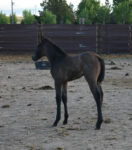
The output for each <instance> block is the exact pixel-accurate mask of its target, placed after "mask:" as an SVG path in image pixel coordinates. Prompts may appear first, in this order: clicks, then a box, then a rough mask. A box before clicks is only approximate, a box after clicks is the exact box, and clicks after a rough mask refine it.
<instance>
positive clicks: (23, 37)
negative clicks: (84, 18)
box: [0, 25, 132, 53]
mask: <svg viewBox="0 0 132 150" xmlns="http://www.w3.org/2000/svg"><path fill="white" fill-rule="evenodd" d="M42 27H43V34H44V36H45V37H48V38H50V39H51V41H53V42H54V43H56V45H58V46H59V47H61V48H62V49H63V50H65V51H67V52H69V53H79V52H84V51H95V52H98V53H132V25H43V26H42ZM38 32H39V26H38V25H0V52H1V53H2V52H8V53H33V52H34V50H35V49H36V46H37V44H38Z"/></svg>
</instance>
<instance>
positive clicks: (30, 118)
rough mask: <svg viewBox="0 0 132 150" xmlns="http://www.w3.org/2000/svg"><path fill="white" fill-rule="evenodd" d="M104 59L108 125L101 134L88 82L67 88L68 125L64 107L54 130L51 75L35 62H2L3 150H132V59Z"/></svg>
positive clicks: (0, 111) (27, 59)
mask: <svg viewBox="0 0 132 150" xmlns="http://www.w3.org/2000/svg"><path fill="white" fill-rule="evenodd" d="M104 58H105V62H106V77H105V81H104V82H103V84H102V86H103V90H104V103H103V108H102V109H103V116H104V123H103V124H102V128H101V130H99V131H97V130H95V129H94V128H95V123H96V116H97V112H96V104H95V101H94V99H93V97H92V94H91V92H90V90H89V87H88V85H87V83H86V81H85V79H84V78H83V77H82V78H80V79H78V80H75V81H73V82H70V83H69V86H68V108H69V115H70V117H69V123H68V125H65V126H63V125H62V121H63V107H62V119H61V121H60V123H59V124H58V126H57V127H54V128H53V127H51V125H52V123H53V121H54V119H55V116H56V103H55V91H54V82H53V79H52V77H51V75H50V71H49V70H36V69H35V66H34V63H33V62H32V61H31V59H30V56H24V57H23V56H13V57H12V56H6V57H5V56H0V150H132V56H129V55H127V56H124V57H123V56H104ZM45 86H49V87H52V88H53V89H52V88H51V89H50V88H49V89H46V88H45Z"/></svg>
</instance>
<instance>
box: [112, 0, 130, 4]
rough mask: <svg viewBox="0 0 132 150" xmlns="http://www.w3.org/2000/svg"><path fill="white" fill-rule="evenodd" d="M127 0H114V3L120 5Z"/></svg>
mask: <svg viewBox="0 0 132 150" xmlns="http://www.w3.org/2000/svg"><path fill="white" fill-rule="evenodd" d="M125 1H127V0H113V5H118V4H119V3H121V2H125Z"/></svg>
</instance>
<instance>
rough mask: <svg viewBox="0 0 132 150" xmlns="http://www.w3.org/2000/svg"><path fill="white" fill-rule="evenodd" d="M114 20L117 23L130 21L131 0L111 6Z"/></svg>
mask: <svg viewBox="0 0 132 150" xmlns="http://www.w3.org/2000/svg"><path fill="white" fill-rule="evenodd" d="M113 16H114V21H115V23H117V24H131V23H132V1H129V0H125V1H123V2H120V3H118V4H117V5H115V6H114V8H113Z"/></svg>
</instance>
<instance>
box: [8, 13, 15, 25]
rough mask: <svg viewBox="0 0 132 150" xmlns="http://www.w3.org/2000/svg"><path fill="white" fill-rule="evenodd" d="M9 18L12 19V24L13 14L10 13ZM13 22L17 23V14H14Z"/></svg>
mask: <svg viewBox="0 0 132 150" xmlns="http://www.w3.org/2000/svg"><path fill="white" fill-rule="evenodd" d="M9 19H10V24H11V23H12V15H10V17H9ZM13 24H17V17H16V14H13Z"/></svg>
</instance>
